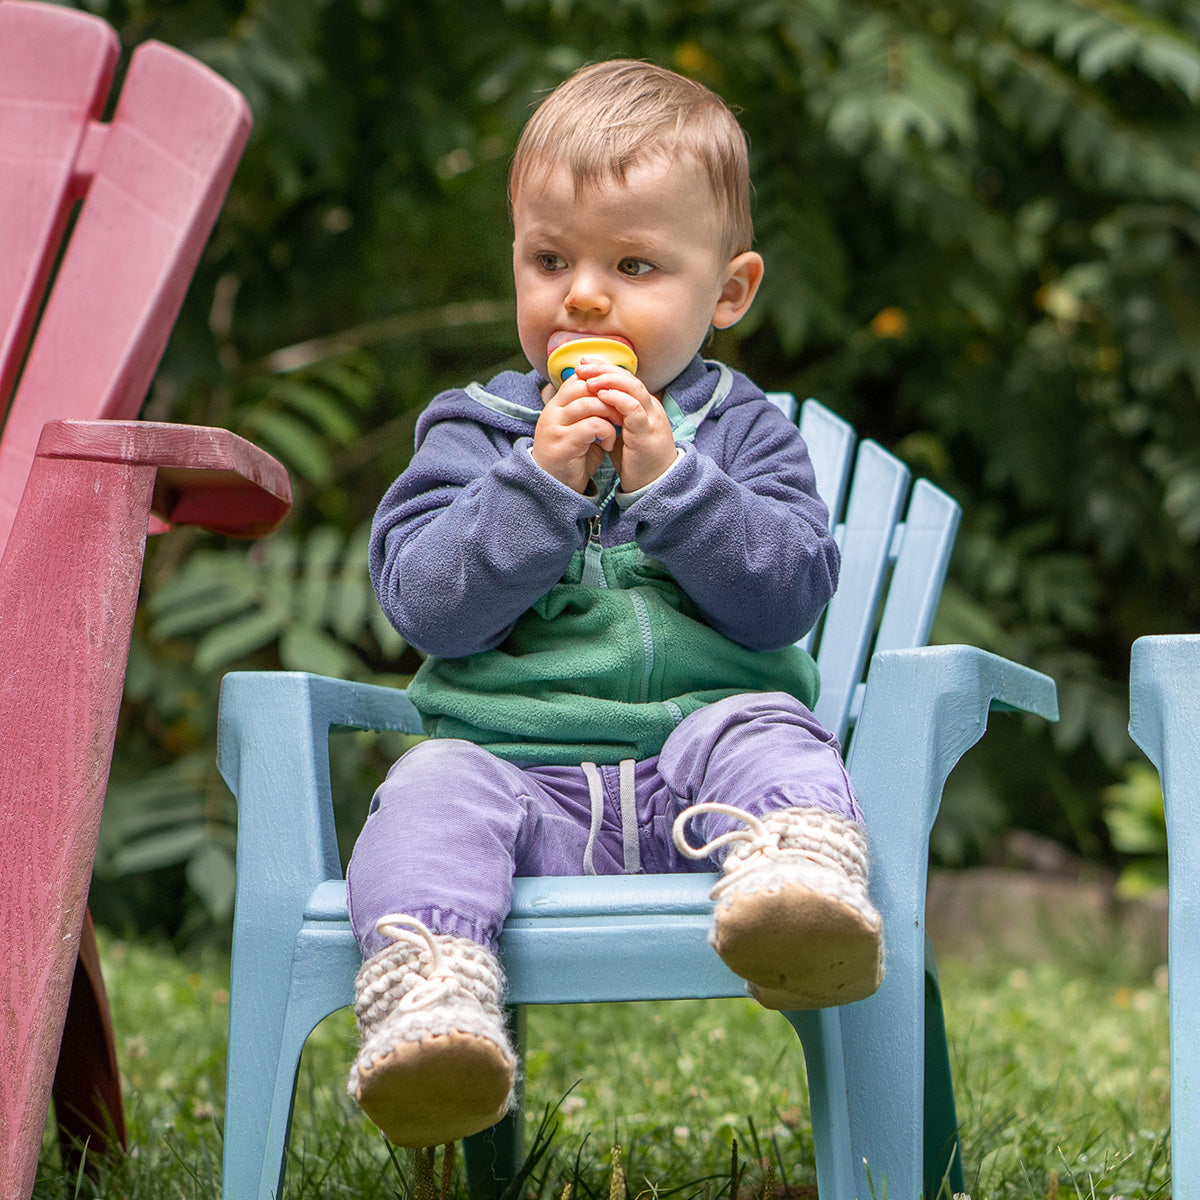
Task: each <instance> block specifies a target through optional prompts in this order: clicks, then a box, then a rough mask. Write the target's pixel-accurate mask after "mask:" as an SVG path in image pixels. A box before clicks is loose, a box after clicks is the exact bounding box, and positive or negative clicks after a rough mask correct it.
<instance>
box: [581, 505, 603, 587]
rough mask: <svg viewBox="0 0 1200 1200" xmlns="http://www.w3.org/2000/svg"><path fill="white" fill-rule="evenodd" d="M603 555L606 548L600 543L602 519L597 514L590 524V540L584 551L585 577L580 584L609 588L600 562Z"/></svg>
mask: <svg viewBox="0 0 1200 1200" xmlns="http://www.w3.org/2000/svg"><path fill="white" fill-rule="evenodd" d="M603 553H604V547H603V546H602V545H601V543H600V517H599V514H597V515H596V516H594V517H592V519H591V520H590V521H589V522H588V540H587V546H586V547H585V548H584V551H583V577H582V578H581V579H580V581H579V582H580V583H582V584H584V585H585V586H587V587H608V580H607V579H605V578H604V567H603V565H602V564H601V561H600V559H601V555H602V554H603Z"/></svg>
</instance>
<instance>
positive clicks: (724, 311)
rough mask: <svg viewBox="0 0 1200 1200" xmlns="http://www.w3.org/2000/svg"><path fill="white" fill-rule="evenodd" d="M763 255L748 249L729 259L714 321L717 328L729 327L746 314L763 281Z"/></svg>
mask: <svg viewBox="0 0 1200 1200" xmlns="http://www.w3.org/2000/svg"><path fill="white" fill-rule="evenodd" d="M762 277H763V260H762V255H761V254H758V253H757V252H756V251H754V250H747V251H746V252H745V253H744V254H739V255H737V256H736V257H734V258H731V259H730V260H729V266H728V267H727V268H726V276H725V285H724V286H723V287H722V288H721V295H720V298H719V299H718V300H717V307H716V311H715V312H714V313H713V318H712V323H713V325H714V326H715V327H716V328H717V329H728V328H729V326H730V325H736V324H737V323H738V321H740V320H741V319H742V317H744V316H745V315H746V310H747V309H748V308H749V307H750V303H751V301H752V300H753V299H754V294H755V292H757V291H758V285H759V284H760V283H762Z"/></svg>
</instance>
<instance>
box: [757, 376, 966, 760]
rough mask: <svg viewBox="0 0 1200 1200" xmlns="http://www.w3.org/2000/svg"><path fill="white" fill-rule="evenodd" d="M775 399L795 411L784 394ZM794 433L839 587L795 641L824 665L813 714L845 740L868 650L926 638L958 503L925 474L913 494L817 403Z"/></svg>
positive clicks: (898, 471)
mask: <svg viewBox="0 0 1200 1200" xmlns="http://www.w3.org/2000/svg"><path fill="white" fill-rule="evenodd" d="M771 399H772V401H774V403H776V404H777V405H778V406H779V407H780V408H781V409H782V410H783V411H784V412H788V411H789V408H790V410H791V412H794V411H795V405H794V402H793V403H792V404H791V405H790V406H789V404H788V403H787V402H788V401H789V400H790V399H791V398H790V397H788V396H786V395H785V394H772V396H771ZM800 432H801V434H802V435H803V437H804V440H805V443H806V444H807V446H808V452H809V456H810V457H811V458H812V462H813V468H814V470H815V471H816V476H817V491H818V492H819V493H820V495H821V498H822V499H823V500H824V501H825V503H826V506H827V507H828V508H829V513H830V521H831V522H832V524H833V527H834V537H835V538H836V540H837V543H838V546H839V547H840V549H841V552H842V568H841V577H840V581H839V584H838V590H837V593H836V594H835V596H834V597H833V599H832V600H831V601H830V603H829V606H828V608H827V609H826V611H825V614H824V616H823V617H822V619H821V621H820V622H819V623H818V625H817V627H816V628H815V629H814V630H813V631H812V632H811V633H810V634H809V635H808V636H807V637H806V638H805V639H804V640H803V641H802V642H801V643H800V644H801V645H802V646H804V648H805V649H807V650H810V651H813V652H814V653H815V654H816V657H817V663H818V666H819V667H820V670H821V695H820V699H819V700H818V701H817V706H816V714H817V716H818V718H819V719H820V720H821V722H822V723H823V724H824V725H825V726H826V728H828V729H830V730H832V731H833V732H834V733H836V734H837V736H838V738H839V739H840V740H841V742H842V744H843V745H844V746H845V745H847V744H848V739H849V736H850V731H851V730H852V728H853V726H854V723H855V722H856V721H857V719H858V712H859V708H860V707H861V704H862V692H863V688H864V686H865V677H866V671H867V667H868V664H869V662H870V658H871V655H872V653H873V652H874V651H876V650H900V649H909V648H911V647H915V646H923V645H925V644H926V643H927V642H928V640H929V634H930V630H931V629H932V627H933V618H934V615H935V613H936V612H937V605H938V599H939V597H940V596H941V592H942V585H943V584H944V582H945V578H946V571H947V568H948V567H949V563H950V555H951V553H952V551H953V549H954V538H955V534H956V533H957V531H958V522H959V516H960V512H961V510H960V509H959V506H958V504H957V503H956V502H955V501H954V500H953V499H951V498H950V497H949V496H948V495H946V493H945V492H943V491H941V490H940V489H939V488H937V487H934V485H933V484H931V483H929V482H928V481H927V480H918V481H917V483H916V485H915V486H913V487H912V488H911V495H910V482H911V472H910V471H909V469H908V468H907V467H906V466H905V465H904V464H903V463H902V462H901V461H900V460H899V459H898V458H896V457H895V456H894V455H892V454H889V453H888V452H887V451H886V450H884V449H883V448H882V447H881V446H880V445H879V444H878V443H876V442H874V441H870V440H866V441H864V442H863V443H862V444H861V445H860V446H859V447H858V452H857V455H856V454H855V445H854V443H855V434H854V429H853V427H852V426H850V425H849V424H847V423H846V422H845V421H843V420H842V419H841V418H840V417H838V416H836V415H835V414H834V413H832V412H830V411H829V409H827V408H825V407H824V406H823V405H821V404H819V403H818V402H817V401H815V400H806V401H805V402H804V404H803V405H802V406H801V409H800ZM906 503H907V508H906V507H905V506H906Z"/></svg>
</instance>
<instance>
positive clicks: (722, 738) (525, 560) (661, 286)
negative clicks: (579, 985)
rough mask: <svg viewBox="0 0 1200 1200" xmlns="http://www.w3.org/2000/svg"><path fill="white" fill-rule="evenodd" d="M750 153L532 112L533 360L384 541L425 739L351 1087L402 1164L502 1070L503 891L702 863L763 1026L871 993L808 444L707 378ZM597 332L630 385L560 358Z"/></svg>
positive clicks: (679, 128)
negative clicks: (823, 685)
mask: <svg viewBox="0 0 1200 1200" xmlns="http://www.w3.org/2000/svg"><path fill="white" fill-rule="evenodd" d="M749 190H750V189H749V170H748V161H747V150H746V142H745V137H744V135H743V133H742V131H741V129H740V127H739V126H738V123H737V121H736V120H735V119H734V117H733V116H732V114H731V113H730V112H729V110H728V109H727V108H726V106H725V105H724V104H723V103H722V101H721V100H720V99H719V98H718V97H717V96H715V95H714V94H713V93H712V92H710V91H709V90H708V89H707V88H704V87H702V86H701V85H699V84H697V83H694V82H692V81H690V80H687V79H685V78H683V77H681V76H679V75H676V74H674V73H672V72H670V71H666V70H662V69H660V68H657V67H653V66H649V65H647V64H645V63H640V62H631V61H616V62H607V63H601V64H598V65H594V66H591V67H587V68H584V69H583V70H581V71H579V72H578V73H576V74H575V75H574V76H572V77H571V78H570V79H569V80H567V82H566V83H564V84H563V85H562V86H561V87H559V88H558V89H557V90H556V91H555V92H554V93H552V94H551V95H550V97H549V98H548V99H547V100H546V101H545V102H544V103H543V104H542V105H541V107H540V108H539V109H538V110H537V112H536V113H535V114H534V116H533V117H532V119H531V120H530V122H529V124H528V126H527V127H526V129H525V131H524V133H523V135H522V138H521V141H520V144H519V146H518V148H517V152H516V156H515V158H514V162H513V166H512V172H511V176H510V204H511V210H512V219H513V229H514V244H513V272H514V277H515V282H516V293H517V329H518V333H519V336H520V341H521V347H522V349H523V351H524V353H525V355H526V357H527V358H528V360H529V363H530V364H531V367H532V370H531V371H529V372H527V373H518V372H513V371H509V372H504V373H502V374H501V375H498V376H497V377H496V378H495V379H493V380H491V381H490V382H489V383H488V384H487V385H486V386H480V385H479V384H474V383H473V384H470V385H469V386H468V387H467V388H465V389H462V390H454V391H450V392H445V393H443V394H442V395H440V396H438V397H437V398H436V399H435V400H434V401H433V403H432V404H431V405H430V406H429V408H428V409H426V411H425V412H424V413H423V414H422V416H421V418H420V421H419V423H418V426H417V435H416V451H415V454H414V456H413V459H412V463H411V465H410V466H409V467H408V469H407V470H405V472H404V473H403V474H402V475H401V476H400V478H399V479H398V480H397V481H396V482H395V483H394V484H393V485H392V487H391V489H390V490H389V491H388V493H387V495H386V496H385V497H384V499H383V501H382V503H381V505H380V507H379V511H378V513H377V514H376V517H375V523H374V527H373V532H372V539H371V560H370V561H371V575H372V580H373V582H374V585H375V589H376V592H377V594H378V596H379V599H380V602H381V604H382V605H383V608H384V610H385V611H386V613H387V614H388V616H389V618H390V619H391V620H392V622H393V623H394V624H395V626H396V628H397V629H398V630H399V631H400V632H401V633H402V634H403V635H404V637H405V638H406V639H407V640H408V641H409V642H410V643H411V644H412V645H413V646H415V647H417V648H418V649H419V650H421V651H423V652H424V653H425V654H426V655H427V656H428V657H427V659H426V661H425V663H424V664H423V665H422V667H421V670H420V671H419V672H418V673H417V676H416V677H415V679H414V680H413V683H412V686H411V688H410V690H409V695H410V697H411V698H412V701H413V703H414V704H415V705H416V706H417V708H418V709H419V710H420V712H421V714H422V718H423V720H424V723H425V726H426V729H427V731H428V732H429V734H430V735H431V736H430V739H429V740H428V741H425V742H423V743H421V744H420V745H418V746H417V747H416V748H415V749H413V750H411V751H410V752H409V753H407V754H406V755H404V757H403V758H401V759H400V761H399V762H397V763H396V764H395V765H394V766H393V768H392V770H391V771H390V772H389V775H388V778H387V780H386V781H385V782H384V783H383V784H382V785H381V786H380V788H379V790H378V791H377V792H376V795H375V797H374V800H373V802H372V805H371V812H370V816H369V817H368V819H367V822H366V825H365V827H364V829H363V831H362V834H361V835H360V838H359V840H358V843H357V845H356V847H355V851H354V856H353V859H352V861H351V864H350V868H349V871H348V881H349V894H350V911H351V919H352V921H353V924H354V928H355V933H356V936H357V937H358V940H359V944H360V946H361V948H362V951H363V956H364V959H365V960H366V961H365V962H364V965H363V968H362V971H361V972H360V973H359V976H358V980H357V983H356V996H357V1002H356V1011H357V1013H358V1018H359V1025H360V1030H361V1034H362V1047H361V1049H360V1051H359V1054H358V1057H357V1059H356V1061H355V1064H354V1067H353V1069H352V1071H351V1076H350V1092H351V1094H352V1095H353V1096H354V1097H355V1099H356V1100H357V1101H358V1103H359V1104H360V1105H361V1106H362V1107H363V1109H364V1110H365V1111H366V1112H367V1113H368V1115H369V1116H370V1117H371V1118H372V1119H373V1120H374V1121H375V1122H376V1123H377V1124H378V1125H379V1126H380V1127H381V1128H382V1129H383V1131H384V1132H385V1133H386V1134H387V1136H388V1137H389V1138H391V1140H392V1141H394V1142H396V1143H397V1144H399V1145H406V1146H421V1145H433V1144H439V1143H442V1142H447V1141H451V1140H454V1139H456V1138H459V1137H462V1136H465V1135H467V1134H470V1133H473V1132H476V1131H478V1130H480V1129H483V1128H486V1127H487V1126H489V1125H491V1124H493V1123H494V1122H495V1121H497V1120H498V1119H499V1118H500V1117H501V1116H502V1115H503V1113H504V1112H505V1111H506V1110H507V1108H508V1107H509V1105H510V1104H511V1102H512V1096H513V1090H514V1079H515V1072H516V1066H517V1064H516V1056H515V1054H514V1052H513V1048H512V1045H511V1043H510V1041H509V1037H508V1034H507V1032H506V1029H505V1023H504V1018H503V1013H502V1007H501V1006H502V1002H503V978H502V975H501V971H500V965H499V963H498V961H497V958H496V953H495V952H496V943H497V938H498V936H499V933H500V929H501V927H502V925H503V923H504V920H505V917H506V916H507V914H508V911H509V907H510V904H511V897H512V880H513V878H514V877H515V876H522V875H532V876H542V875H575V874H580V873H594V874H611V873H621V872H632V873H636V872H638V871H650V872H670V871H688V870H711V869H713V868H714V867H715V866H718V865H719V866H720V868H721V872H722V874H721V878H720V880H719V882H718V884H717V886H716V888H715V889H714V892H713V898H714V900H715V901H716V905H715V913H714V926H713V931H712V935H711V940H712V942H713V945H714V946H715V948H716V951H717V953H718V954H720V955H721V957H722V958H723V959H724V960H725V961H726V962H727V963H728V964H729V965H730V967H732V969H733V970H734V971H736V972H737V973H738V974H740V975H741V976H742V977H743V978H745V979H746V981H747V989H748V991H749V992H750V993H751V994H752V995H753V996H755V997H756V998H757V999H758V1000H760V1001H761V1002H762V1003H763V1004H764V1005H766V1006H768V1007H771V1008H785V1009H796V1008H814V1007H823V1006H826V1005H830V1004H840V1003H846V1002H848V1001H851V1000H857V999H861V998H862V997H864V996H866V995H869V994H870V993H871V992H873V991H874V990H875V989H876V988H877V987H878V985H879V981H880V979H881V977H882V949H881V941H880V920H879V916H878V914H877V912H876V911H875V909H874V907H873V906H872V904H871V902H870V900H869V898H868V895H867V857H866V843H865V838H864V834H863V829H862V824H861V820H862V818H861V813H860V811H859V809H858V805H857V801H856V800H855V797H854V793H853V790H852V788H851V785H850V782H849V780H848V778H847V776H846V772H845V769H844V767H843V765H842V762H841V758H840V754H839V750H838V747H837V743H836V740H835V738H834V737H833V735H832V734H830V733H829V732H828V731H826V730H824V729H823V728H822V727H821V726H820V724H819V723H818V722H817V721H816V720H815V718H814V717H813V715H812V712H811V706H812V704H813V703H814V702H815V699H816V691H817V677H816V668H815V665H814V664H813V662H812V660H811V659H810V658H809V657H808V655H806V654H805V653H804V652H802V651H801V650H799V649H797V648H796V647H795V645H794V643H795V642H796V640H797V639H798V638H800V637H801V636H802V635H803V634H804V633H805V632H806V631H807V630H808V629H809V628H810V627H811V626H812V625H813V623H814V622H815V621H816V619H817V617H818V616H819V615H820V613H821V611H822V609H823V608H824V607H825V605H826V603H827V602H828V600H829V597H830V596H831V595H832V594H833V590H834V587H835V585H836V580H837V569H838V553H837V548H836V546H835V544H834V541H833V538H832V536H831V535H830V532H829V529H828V514H827V512H826V509H825V507H824V505H823V504H822V502H821V500H820V499H819V498H818V497H817V494H816V490H815V487H814V480H813V471H812V466H811V463H810V462H809V458H808V453H807V451H806V449H805V447H804V443H803V441H802V439H801V438H800V435H799V433H798V431H797V430H796V428H795V427H794V426H793V425H791V424H790V423H789V422H788V421H787V420H786V419H785V418H784V417H783V415H782V414H781V413H779V412H778V411H777V410H776V409H775V408H774V406H772V405H771V404H770V403H769V402H768V401H767V400H766V398H765V397H764V395H763V393H762V392H761V391H760V390H759V389H758V388H757V387H755V386H754V384H752V383H751V382H750V381H749V380H748V379H746V378H745V377H744V376H742V375H740V374H739V373H737V372H736V371H732V370H730V369H729V368H728V367H726V366H724V365H723V364H721V363H717V362H714V361H708V360H705V359H703V358H701V357H700V355H699V350H700V348H701V347H702V345H703V343H704V341H705V339H706V338H707V336H708V334H709V331H710V329H712V328H714V327H715V328H719V329H723V328H726V327H728V326H730V325H733V324H734V323H735V322H736V321H737V320H739V319H740V318H741V317H742V315H743V314H744V313H745V312H746V310H747V309H748V308H749V306H750V303H751V301H752V300H753V298H754V295H755V292H756V291H757V289H758V286H759V283H760V281H761V279H762V273H763V262H762V259H761V257H760V256H759V255H758V254H757V253H755V252H754V251H753V250H752V249H751V224H750V214H749ZM583 337H605V338H608V339H612V340H616V341H617V342H619V343H622V344H624V345H625V347H626V348H627V349H629V350H631V351H632V355H633V356H636V363H637V365H636V371H633V372H631V371H629V370H626V369H624V368H623V367H620V366H615V365H613V364H611V363H609V362H607V361H604V360H603V359H601V358H599V357H588V356H585V357H584V358H583V359H582V361H580V362H579V364H578V367H577V369H576V370H575V373H574V374H573V375H570V376H569V377H568V378H566V379H565V380H563V382H562V384H561V386H555V384H553V383H551V382H550V381H549V380H550V372H549V370H548V358H549V355H550V353H551V352H552V351H553V350H555V349H557V348H558V347H559V346H560V345H562V344H564V343H569V342H571V341H572V340H575V339H580V338H583Z"/></svg>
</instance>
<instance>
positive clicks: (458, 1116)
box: [355, 1031, 514, 1148]
mask: <svg viewBox="0 0 1200 1200" xmlns="http://www.w3.org/2000/svg"><path fill="white" fill-rule="evenodd" d="M513 1068H514V1064H513V1063H512V1062H511V1061H510V1060H509V1059H508V1057H507V1056H506V1055H505V1054H504V1053H503V1052H502V1051H501V1050H500V1048H499V1047H498V1046H497V1045H496V1043H495V1042H492V1041H489V1040H488V1039H487V1038H481V1037H477V1036H476V1035H474V1034H470V1033H460V1032H457V1031H455V1032H453V1033H446V1034H431V1035H430V1036H428V1037H425V1038H422V1039H421V1041H419V1042H399V1043H398V1044H397V1045H396V1046H395V1047H394V1048H393V1049H391V1050H389V1051H388V1053H387V1054H382V1055H377V1056H376V1057H375V1058H374V1060H373V1061H372V1063H371V1064H370V1066H369V1067H367V1068H366V1069H365V1070H364V1069H363V1068H362V1067H360V1068H359V1086H358V1093H357V1095H356V1096H355V1099H356V1100H357V1101H358V1104H359V1106H360V1107H361V1108H362V1110H363V1112H365V1113H366V1114H367V1116H368V1117H370V1118H371V1120H372V1121H374V1122H375V1124H376V1125H378V1126H379V1128H380V1129H382V1130H383V1132H384V1134H385V1135H386V1136H387V1138H388V1140H389V1141H391V1142H394V1143H395V1144H396V1145H397V1146H405V1147H410V1148H415V1147H422V1146H442V1145H445V1144H446V1143H447V1142H456V1141H458V1139H459V1138H463V1137H467V1136H469V1135H470V1134H472V1133H478V1132H479V1131H480V1130H482V1129H487V1128H489V1127H490V1126H492V1125H495V1124H496V1122H497V1121H499V1120H500V1118H501V1117H502V1116H504V1114H505V1112H506V1111H507V1109H508V1099H509V1094H510V1093H511V1091H512V1085H513Z"/></svg>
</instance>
